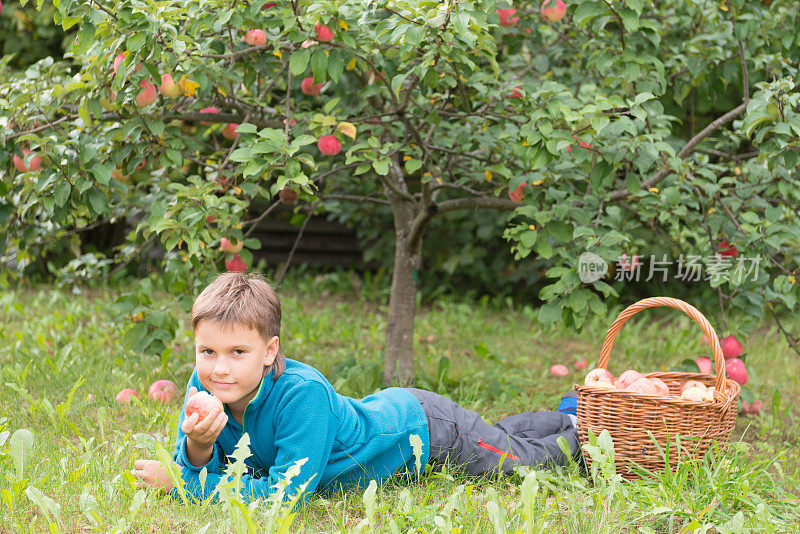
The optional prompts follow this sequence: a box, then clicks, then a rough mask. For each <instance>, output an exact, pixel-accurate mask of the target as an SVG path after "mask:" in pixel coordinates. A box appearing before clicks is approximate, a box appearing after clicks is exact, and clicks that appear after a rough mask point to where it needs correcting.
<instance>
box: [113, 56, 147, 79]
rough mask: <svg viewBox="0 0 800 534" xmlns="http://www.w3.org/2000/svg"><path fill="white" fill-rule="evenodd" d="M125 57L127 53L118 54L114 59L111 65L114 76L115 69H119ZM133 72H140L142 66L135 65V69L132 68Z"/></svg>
mask: <svg viewBox="0 0 800 534" xmlns="http://www.w3.org/2000/svg"><path fill="white" fill-rule="evenodd" d="M127 55H128V53H127V52H122V53H120V54H117V55H116V56H115V57H114V63H113V64H112V65H111V70H113V71H114V74H116V73H117V69H118V68H119V66H120V64H122V62H123V61H125V56H127ZM133 70H135V71H136V70H142V64H141V63H137V64H136V67H134V68H133Z"/></svg>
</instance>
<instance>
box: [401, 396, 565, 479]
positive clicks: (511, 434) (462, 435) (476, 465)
mask: <svg viewBox="0 0 800 534" xmlns="http://www.w3.org/2000/svg"><path fill="white" fill-rule="evenodd" d="M406 389H408V391H409V392H411V394H412V395H414V396H415V397H416V398H417V399H418V400H419V402H420V404H422V409H423V410H424V411H425V416H426V417H427V419H428V429H429V432H430V438H431V450H430V459H429V460H428V463H431V464H433V467H434V469H440V468H441V467H442V466H443V465H444V464H445V462H446V461H447V460H448V459H449V463H450V465H451V466H453V467H463V469H464V473H465V474H468V475H475V476H482V475H486V474H496V473H497V472H498V469H501V470H502V472H503V473H511V472H512V471H513V469H514V467H515V466H518V465H520V466H544V467H548V466H552V465H566V464H567V463H569V459H568V458H567V457H566V456H565V455H564V453H563V452H562V451H561V448H560V447H559V446H558V443H557V442H556V440H557V439H558V438H559V436H564V439H566V440H567V443H568V444H569V447H570V450H571V451H572V456H573V457H577V456H578V455H579V453H580V444H579V442H578V432H577V430H576V429H575V427H574V426H572V423H571V422H570V420H569V417H567V416H566V415H565V414H563V413H559V412H538V413H537V412H522V413H520V414H517V415H512V416H510V417H507V418H505V419H503V420H502V421H500V422H499V423H495V424H494V425H488V424H486V423H485V422H484V421H483V419H481V416H480V415H478V414H477V413H476V412H473V411H471V410H467V409H465V408H462V407H461V406H459V405H458V404H456V403H455V402H453V401H452V400H450V399H448V398H447V397H444V396H442V395H438V394H436V393H433V392H431V391H425V390H423V389H416V388H406ZM504 455H505V457H503V456H504ZM501 458H502V461H501Z"/></svg>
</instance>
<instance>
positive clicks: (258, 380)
mask: <svg viewBox="0 0 800 534" xmlns="http://www.w3.org/2000/svg"><path fill="white" fill-rule="evenodd" d="M280 324H281V305H280V300H279V299H278V296H277V294H276V293H275V291H274V290H273V289H272V287H271V286H270V285H269V284H267V283H266V282H265V281H264V280H263V279H261V278H259V277H258V276H256V275H252V274H250V275H248V274H244V273H232V272H231V273H225V274H222V275H220V276H218V277H217V278H216V280H214V281H213V282H212V283H211V284H210V285H209V286H208V287H206V288H205V289H204V290H203V291H202V293H201V294H200V296H198V297H197V300H195V302H194V306H193V307H192V328H193V330H194V335H195V347H196V367H195V370H194V373H193V374H192V377H191V378H190V380H189V384H188V391H187V396H186V400H187V401H188V399H189V397H191V396H192V395H194V394H196V393H197V392H198V391H208V392H209V393H211V394H213V395H214V396H216V397H217V398H218V399H219V400H220V401H221V402H222V403H223V404H224V410H223V411H220V410H219V409H216V408H215V409H214V410H213V411H212V412H211V413H209V414H208V415H207V416H206V417H205V418H204V419H203V420H202V421H198V415H197V414H194V413H193V414H192V415H191V416H190V417H188V418H187V417H186V415H185V411H184V412H183V413H182V414H181V419H180V428H179V430H178V437H177V440H176V442H175V452H174V459H175V461H176V462H177V463H178V464H179V465H180V466H181V467H182V470H181V478H183V480H184V482H185V486H186V489H187V491H188V493H189V494H190V495H191V496H193V497H194V498H198V499H202V498H206V497H208V496H211V495H213V494H214V490H215V488H216V486H217V484H218V482H219V481H220V479H221V478H222V476H224V475H223V474H222V473H223V469H224V464H225V462H226V456H227V455H230V454H232V453H233V451H234V448H235V446H236V443H237V442H238V441H239V438H240V437H241V436H242V434H243V432H247V433H248V434H249V436H250V442H251V443H250V449H251V456H250V457H249V458H248V459H247V460H246V464H247V467H248V473H247V475H245V476H244V477H243V478H242V497H243V498H244V499H246V500H252V499H257V498H267V497H268V496H269V495H270V493H271V492H272V491H274V489H273V488H272V486H273V485H274V484H275V483H276V482H277V481H278V480H279V479H280V478H281V474H282V473H284V472H286V471H287V469H288V468H289V467H290V466H291V465H293V464H294V463H295V462H296V461H297V460H300V459H303V458H308V461H306V462H305V464H304V465H303V466H302V468H301V470H300V474H299V475H298V476H296V477H294V478H293V479H292V481H291V483H290V485H289V487H287V488H286V495H287V496H293V495H295V494H296V493H297V491H298V489H299V486H300V485H302V484H303V483H305V482H308V486H307V487H306V490H305V493H304V494H303V496H302V498H301V499H300V501H299V502H301V503H304V502H305V501H307V500H308V497H309V496H310V494H311V493H313V492H314V491H324V490H332V489H336V488H344V489H355V488H364V487H366V486H367V485H368V484H369V481H370V480H372V479H375V480H376V481H378V482H380V481H382V480H385V479H387V478H389V477H391V476H392V475H393V474H396V473H403V472H406V473H412V474H413V473H416V468H415V457H414V455H413V451H412V445H411V440H410V438H411V436H412V435H417V436H419V438H420V439H421V441H422V444H423V446H422V458H421V461H422V465H425V463H427V462H431V463H432V464H433V467H434V469H436V468H440V467H441V466H442V465H443V464H444V462H445V461H446V460H447V459H448V458H449V461H450V462H451V463H452V462H454V463H455V464H456V465H457V466H459V467H463V470H464V472H465V473H467V474H469V475H476V476H480V475H484V474H489V473H496V472H497V471H498V469H502V471H503V472H505V473H508V472H511V471H512V469H513V467H514V466H516V465H544V464H562V465H563V464H566V463H567V462H568V459H567V458H566V457H565V455H564V454H563V452H562V451H561V449H560V448H559V446H558V444H557V443H556V440H557V439H558V437H560V436H563V437H564V438H565V439H566V440H567V443H568V444H569V446H570V449H571V451H572V453H573V456H575V455H576V454H577V453H578V452H579V450H580V447H579V444H578V436H577V431H576V430H575V425H574V415H567V413H570V412H571V413H572V414H574V413H575V411H574V405H575V402H574V400H575V399H574V397H573V398H566V397H565V399H564V401H566V402H564V401H562V407H561V408H560V409H561V411H562V412H564V413H558V412H549V413H532V412H524V413H521V414H518V415H513V416H511V417H508V418H506V419H504V420H503V421H500V422H499V423H497V424H495V425H494V426H490V425H487V424H486V423H484V422H483V420H482V419H481V418H480V416H479V415H478V414H477V413H475V412H472V411H469V410H466V409H464V408H462V407H460V406H458V405H457V404H456V403H454V402H453V401H451V400H449V399H447V398H445V397H443V396H441V395H437V394H435V393H432V392H429V391H424V390H420V389H414V388H397V387H392V388H387V389H384V390H382V391H379V392H378V393H375V394H372V395H368V396H367V397H364V398H363V399H360V400H356V399H352V398H350V397H345V396H343V395H339V394H338V393H336V391H334V389H333V387H332V386H331V384H330V382H328V380H326V379H325V377H324V376H323V375H322V374H321V373H320V372H319V371H317V370H316V369H314V368H313V367H311V366H309V365H306V364H304V363H301V362H299V361H295V360H292V359H289V358H285V357H284V355H283V353H282V352H281V347H280V337H279V336H280ZM184 406H185V404H184ZM204 467H205V468H206V470H207V479H206V481H205V484H204V485H201V483H200V478H199V477H200V472H201V470H202V469H203V468H204ZM134 475H135V476H136V477H137V478H138V479H139V483H140V484H141V485H145V486H151V487H157V488H161V489H163V490H166V491H172V489H173V484H172V480H171V479H170V478H169V477H168V476H167V474H166V469H165V467H164V466H162V465H160V463H159V462H157V461H155V460H137V461H136V462H135V463H134Z"/></svg>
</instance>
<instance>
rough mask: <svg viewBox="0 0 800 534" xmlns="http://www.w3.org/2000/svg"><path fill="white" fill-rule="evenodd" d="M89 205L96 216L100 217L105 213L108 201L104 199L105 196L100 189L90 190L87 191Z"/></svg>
mask: <svg viewBox="0 0 800 534" xmlns="http://www.w3.org/2000/svg"><path fill="white" fill-rule="evenodd" d="M89 204H90V205H91V207H92V210H93V211H94V212H95V213H96V214H97V215H102V214H103V213H105V211H106V208H107V207H108V199H107V198H106V194H105V193H103V191H102V190H100V189H97V188H94V189H92V190H91V191H89Z"/></svg>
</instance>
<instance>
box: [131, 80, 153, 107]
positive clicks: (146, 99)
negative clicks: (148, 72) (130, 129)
mask: <svg viewBox="0 0 800 534" xmlns="http://www.w3.org/2000/svg"><path fill="white" fill-rule="evenodd" d="M139 87H141V88H142V90H141V91H139V95H138V96H137V97H136V105H137V106H139V107H140V108H143V107H147V106H149V105H150V104H152V103H153V102H155V101H156V97H157V96H158V91H156V86H155V85H153V84H152V83H150V82H148V81H147V80H142V81H141V82H139Z"/></svg>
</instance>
